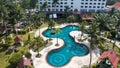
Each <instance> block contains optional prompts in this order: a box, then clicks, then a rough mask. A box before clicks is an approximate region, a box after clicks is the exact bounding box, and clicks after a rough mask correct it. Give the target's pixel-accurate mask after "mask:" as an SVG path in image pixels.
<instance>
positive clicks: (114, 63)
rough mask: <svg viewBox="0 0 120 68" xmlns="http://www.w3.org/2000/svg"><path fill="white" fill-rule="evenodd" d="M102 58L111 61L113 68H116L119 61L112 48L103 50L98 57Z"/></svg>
mask: <svg viewBox="0 0 120 68" xmlns="http://www.w3.org/2000/svg"><path fill="white" fill-rule="evenodd" d="M104 58H108V59H109V61H110V62H111V63H112V66H113V67H114V68H116V66H117V63H118V61H119V58H118V57H117V55H116V53H115V51H114V50H109V51H105V52H103V53H102V55H101V56H100V58H99V59H101V60H102V59H104Z"/></svg>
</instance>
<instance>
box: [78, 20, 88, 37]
mask: <svg viewBox="0 0 120 68" xmlns="http://www.w3.org/2000/svg"><path fill="white" fill-rule="evenodd" d="M79 24H80V26H79V30H80V31H81V33H82V34H81V38H82V36H83V31H84V29H85V25H86V21H83V22H82V23H79Z"/></svg>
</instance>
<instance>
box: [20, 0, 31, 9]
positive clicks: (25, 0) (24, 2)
mask: <svg viewBox="0 0 120 68" xmlns="http://www.w3.org/2000/svg"><path fill="white" fill-rule="evenodd" d="M20 5H21V7H22V8H24V9H30V0H22V1H21V3H20Z"/></svg>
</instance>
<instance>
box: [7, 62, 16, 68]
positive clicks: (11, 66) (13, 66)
mask: <svg viewBox="0 0 120 68" xmlns="http://www.w3.org/2000/svg"><path fill="white" fill-rule="evenodd" d="M6 68H17V64H12V63H10V64H9V65H8V66H6Z"/></svg>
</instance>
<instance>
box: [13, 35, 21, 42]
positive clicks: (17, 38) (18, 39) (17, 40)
mask: <svg viewBox="0 0 120 68" xmlns="http://www.w3.org/2000/svg"><path fill="white" fill-rule="evenodd" d="M20 41H23V38H22V37H21V36H17V37H16V38H15V39H14V42H15V43H18V42H20Z"/></svg>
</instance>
